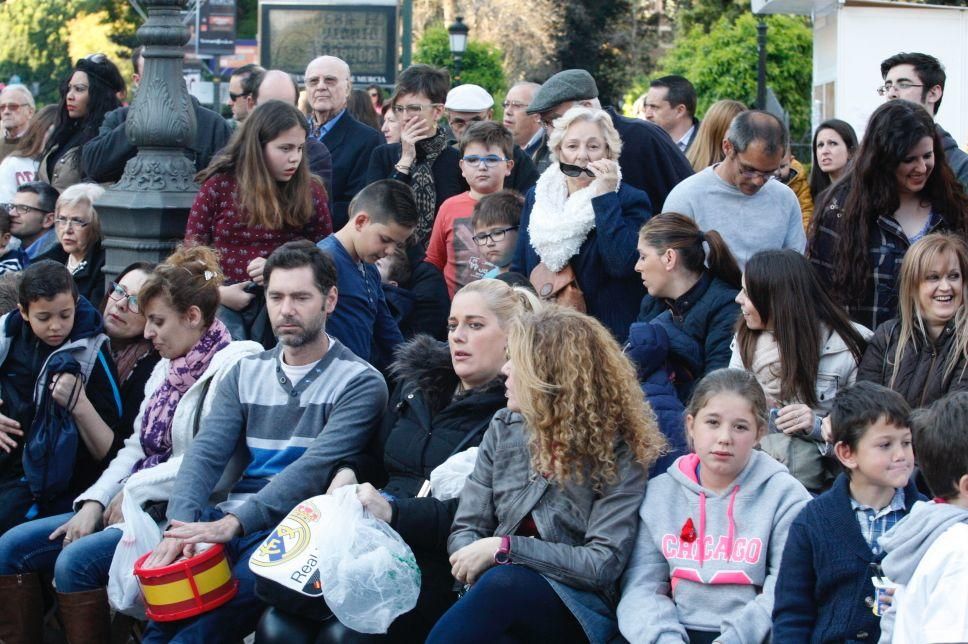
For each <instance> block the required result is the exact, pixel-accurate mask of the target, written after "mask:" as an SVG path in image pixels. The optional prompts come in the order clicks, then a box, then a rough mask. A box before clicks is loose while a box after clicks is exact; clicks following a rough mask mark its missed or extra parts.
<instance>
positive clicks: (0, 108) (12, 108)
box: [0, 103, 26, 112]
mask: <svg viewBox="0 0 968 644" xmlns="http://www.w3.org/2000/svg"><path fill="white" fill-rule="evenodd" d="M24 105H26V103H0V112H8V111H9V112H16V111H18V110H19V109H20V108H21V107H23V106H24Z"/></svg>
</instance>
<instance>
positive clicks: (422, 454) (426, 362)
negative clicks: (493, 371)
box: [358, 335, 507, 554]
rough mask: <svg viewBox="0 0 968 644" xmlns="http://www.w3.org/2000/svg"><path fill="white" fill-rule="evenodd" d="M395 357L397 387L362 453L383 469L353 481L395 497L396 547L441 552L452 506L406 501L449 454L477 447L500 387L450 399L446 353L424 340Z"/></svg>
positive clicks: (500, 403) (501, 400)
mask: <svg viewBox="0 0 968 644" xmlns="http://www.w3.org/2000/svg"><path fill="white" fill-rule="evenodd" d="M396 356H397V358H396V361H395V362H394V365H393V367H392V369H393V372H394V373H393V375H394V376H395V379H396V380H397V382H398V383H399V384H398V385H397V387H396V389H394V391H393V395H392V396H391V397H390V402H389V404H388V405H387V411H386V413H385V414H384V416H383V421H382V423H381V425H380V429H379V432H378V433H377V435H376V436H375V437H374V441H373V443H372V445H371V449H370V450H369V451H370V454H371V455H372V456H373V457H374V459H373V460H374V461H375V462H378V463H382V465H383V467H382V470H383V471H382V472H381V471H379V469H378V470H377V471H375V472H374V471H372V469H373V468H369V469H370V470H371V471H369V472H367V471H365V470H364V471H360V470H358V475H359V474H362V475H363V476H364V477H366V478H368V479H369V480H370V482H371V483H373V485H375V486H376V487H381V488H382V489H383V491H384V492H387V493H388V494H392V495H393V496H394V497H396V502H395V504H394V512H393V519H392V521H391V523H390V524H391V525H392V526H393V528H394V529H395V530H396V531H397V532H399V533H400V536H402V537H403V539H404V541H406V542H407V543H408V544H409V545H410V546H411V547H412V548H413V549H414V550H422V551H428V552H439V553H441V554H443V553H445V552H446V547H447V537H448V535H449V534H450V526H451V523H452V522H453V520H454V513H455V512H456V511H457V500H456V499H454V500H451V501H438V500H436V499H434V498H432V497H427V498H419V499H418V498H414V497H415V496H416V494H417V493H418V492H419V491H420V488H421V486H422V485H423V483H424V481H426V480H427V479H429V478H430V472H431V471H432V470H433V469H434V468H435V467H437V466H438V465H440V464H441V463H443V462H444V461H445V460H447V458H449V457H450V456H451V454H453V453H455V451H463V450H465V449H469V448H471V447H476V446H477V445H479V444H480V442H481V438H482V437H483V436H484V430H485V429H487V426H488V423H489V422H490V420H491V417H492V416H493V415H494V414H495V412H497V410H499V409H501V408H503V407H504V406H505V404H506V403H507V399H506V398H505V396H504V384H503V382H502V381H501V380H500V379H498V380H495V381H493V382H492V383H490V384H488V385H486V386H484V387H483V388H480V389H477V390H474V391H471V392H469V393H468V394H466V395H464V396H461V397H455V396H453V393H454V391H455V390H456V389H457V385H458V382H459V379H458V378H457V374H455V373H454V368H453V366H452V363H451V358H450V351H449V349H448V348H447V345H446V344H445V343H442V342H437V341H436V340H433V339H432V338H430V337H429V336H425V335H421V336H417V337H416V338H414V339H413V340H411V341H409V342H407V343H405V344H403V345H401V346H400V348H398V349H397V353H396ZM468 435H470V438H469V439H468V440H466V441H465V438H466V437H468ZM458 448H459V449H458Z"/></svg>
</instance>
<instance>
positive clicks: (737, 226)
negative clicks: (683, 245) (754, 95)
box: [662, 110, 807, 268]
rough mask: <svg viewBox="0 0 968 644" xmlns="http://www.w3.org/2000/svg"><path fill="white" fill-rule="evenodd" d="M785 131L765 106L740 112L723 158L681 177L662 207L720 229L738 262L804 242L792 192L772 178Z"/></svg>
mask: <svg viewBox="0 0 968 644" xmlns="http://www.w3.org/2000/svg"><path fill="white" fill-rule="evenodd" d="M788 139H789V136H788V135H787V131H786V128H785V127H784V126H783V123H782V122H781V121H780V120H779V119H778V118H776V117H775V116H773V115H772V114H769V113H768V112H760V111H757V110H750V111H747V112H741V113H740V114H739V115H737V116H736V118H734V119H733V122H732V123H731V124H730V126H729V130H728V131H727V132H726V138H725V139H723V152H724V153H725V155H726V159H725V160H724V161H723V162H722V163H717V164H715V165H713V166H710V167H708V168H706V169H705V170H703V171H702V172H700V173H698V174H694V175H692V176H691V177H689V178H688V179H685V180H683V181H682V182H681V183H679V185H677V186H676V187H675V188H673V189H672V192H670V193H669V196H668V197H667V198H666V201H665V205H664V206H663V208H662V212H678V213H680V214H683V215H686V216H687V217H691V218H692V219H694V220H695V221H696V224H698V226H699V228H700V229H701V230H703V231H707V230H715V231H718V232H719V234H720V235H722V236H723V239H724V240H725V241H726V244H727V245H728V246H729V249H730V250H731V251H732V252H733V255H734V256H735V257H736V261H737V262H739V265H740V268H742V267H744V266H745V265H746V262H747V261H748V260H749V258H750V257H752V256H753V254H754V253H756V252H758V251H761V250H775V249H781V248H792V249H793V250H795V251H797V252H799V253H802V252H803V251H804V250H805V248H806V245H807V238H806V235H805V234H804V232H803V219H802V217H801V214H800V203H799V201H797V196H796V194H795V193H794V192H793V191H792V190H790V188H788V187H787V186H785V185H783V184H782V183H780V182H779V181H774V179H775V178H776V175H777V173H778V172H779V170H780V164H781V162H782V160H783V155H784V153H785V151H786V147H787V142H788Z"/></svg>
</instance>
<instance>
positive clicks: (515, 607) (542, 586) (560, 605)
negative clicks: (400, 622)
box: [427, 564, 588, 644]
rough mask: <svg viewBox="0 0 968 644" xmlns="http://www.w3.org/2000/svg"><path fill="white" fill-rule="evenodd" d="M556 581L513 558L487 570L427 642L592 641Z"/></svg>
mask: <svg viewBox="0 0 968 644" xmlns="http://www.w3.org/2000/svg"><path fill="white" fill-rule="evenodd" d="M587 639H588V638H587V637H585V632H584V631H583V630H582V628H581V626H580V625H579V624H578V621H577V620H576V619H575V616H574V615H572V614H571V611H569V610H568V607H567V606H565V604H564V602H562V601H561V598H559V597H558V594H557V593H556V592H555V590H554V589H553V588H552V587H551V584H549V583H548V581H547V580H546V579H545V578H544V577H542V576H541V575H540V574H538V573H537V572H535V571H534V570H531V569H530V568H527V567H525V566H519V565H515V564H510V565H506V566H495V567H494V568H491V569H490V570H488V571H487V572H485V573H484V574H483V575H482V576H481V578H480V579H479V580H478V581H477V583H475V584H474V585H473V586H471V589H470V590H468V591H467V593H466V594H465V595H464V596H463V597H461V598H460V599H458V600H457V603H456V604H454V605H453V606H451V607H450V610H448V611H447V612H446V613H444V616H443V617H441V618H440V620H439V621H438V622H437V625H436V626H434V629H433V630H432V631H430V636H429V637H427V644H448V643H450V642H462V643H465V644H466V643H478V642H479V643H480V644H490V643H491V642H556V643H557V644H568V643H570V642H585V641H587Z"/></svg>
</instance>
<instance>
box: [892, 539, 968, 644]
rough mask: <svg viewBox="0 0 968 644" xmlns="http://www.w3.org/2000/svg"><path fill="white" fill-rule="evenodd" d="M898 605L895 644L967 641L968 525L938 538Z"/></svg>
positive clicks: (899, 592)
mask: <svg viewBox="0 0 968 644" xmlns="http://www.w3.org/2000/svg"><path fill="white" fill-rule="evenodd" d="M895 602H896V605H897V618H896V620H895V622H894V640H893V644H936V643H938V642H968V523H956V524H955V525H953V526H951V527H950V528H948V529H947V530H945V531H944V533H943V534H942V535H941V536H940V537H938V539H937V540H936V541H935V542H934V543H933V544H932V545H931V547H930V548H928V551H927V552H926V553H925V554H924V557H923V558H922V559H921V562H920V563H919V564H918V567H917V568H916V569H915V570H914V574H913V575H912V576H911V581H910V582H909V583H908V584H907V586H905V587H901V588H898V589H897V591H896V592H895Z"/></svg>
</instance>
